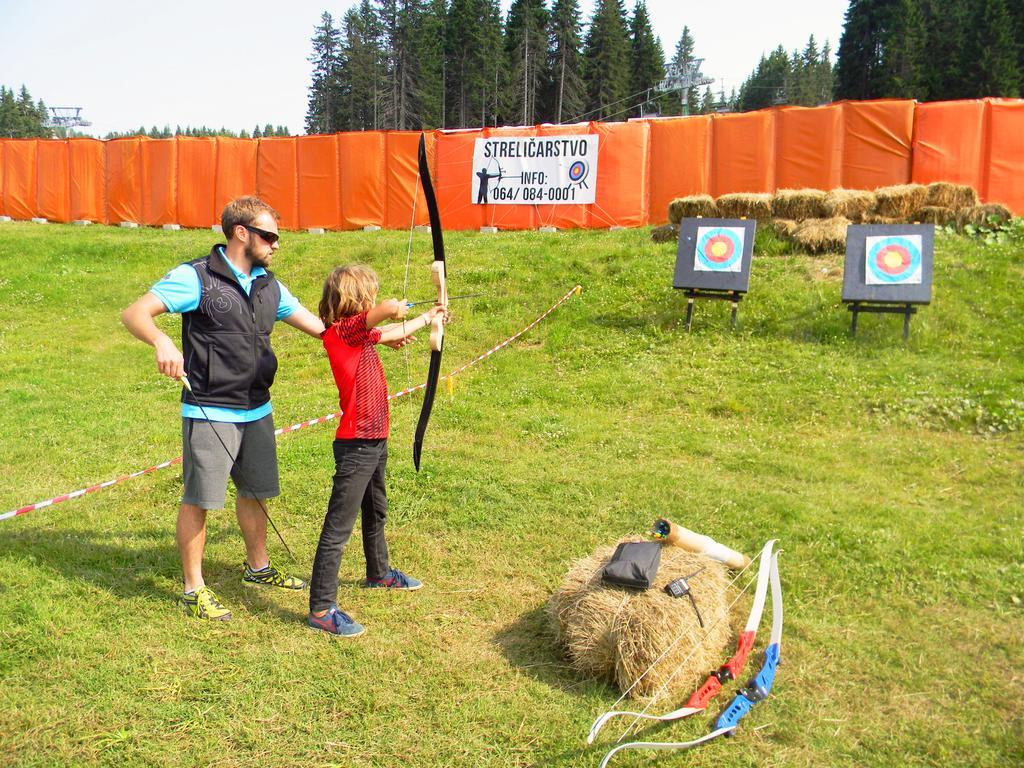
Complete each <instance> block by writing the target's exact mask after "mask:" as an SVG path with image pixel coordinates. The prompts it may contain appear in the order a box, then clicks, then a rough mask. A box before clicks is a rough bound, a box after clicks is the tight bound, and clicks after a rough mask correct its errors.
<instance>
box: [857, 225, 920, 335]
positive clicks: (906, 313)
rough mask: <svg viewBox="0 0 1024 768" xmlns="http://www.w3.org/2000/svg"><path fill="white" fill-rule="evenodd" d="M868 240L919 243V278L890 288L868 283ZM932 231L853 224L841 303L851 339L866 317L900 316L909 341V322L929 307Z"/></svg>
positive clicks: (909, 226)
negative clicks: (846, 315)
mask: <svg viewBox="0 0 1024 768" xmlns="http://www.w3.org/2000/svg"><path fill="white" fill-rule="evenodd" d="M869 238H873V239H876V240H877V239H879V238H903V239H916V241H917V242H919V243H920V251H921V252H920V267H919V276H918V278H917V279H916V280H914V281H913V282H911V281H907V282H905V283H901V282H897V283H893V284H891V285H884V284H879V283H877V282H876V283H868V282H867V263H866V262H867V259H866V256H867V250H868V241H869ZM934 248H935V227H934V226H933V225H931V224H852V225H850V226H849V227H847V230H846V263H845V267H844V270H843V295H842V301H843V303H844V304H846V305H847V306H846V308H847V309H848V310H849V311H850V315H851V317H850V335H851V336H856V335H857V320H858V318H859V316H860V314H861V313H862V312H866V313H868V314H884V315H903V340H904V341H907V340H909V339H910V318H911V316H912V315H916V314H917V311H918V308H919V307H921V306H924V305H927V304H929V303H931V291H932V259H933V253H934Z"/></svg>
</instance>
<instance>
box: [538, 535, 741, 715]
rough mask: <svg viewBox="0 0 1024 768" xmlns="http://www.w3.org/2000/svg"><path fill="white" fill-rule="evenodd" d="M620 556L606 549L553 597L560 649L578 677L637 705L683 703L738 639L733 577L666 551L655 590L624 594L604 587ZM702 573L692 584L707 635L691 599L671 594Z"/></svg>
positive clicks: (574, 571)
mask: <svg viewBox="0 0 1024 768" xmlns="http://www.w3.org/2000/svg"><path fill="white" fill-rule="evenodd" d="M637 540H640V539H639V538H638V537H631V538H627V539H623V541H637ZM614 551H615V546H607V547H601V548H599V549H598V550H597V551H596V552H594V554H593V555H591V556H590V557H585V558H583V559H582V560H579V561H577V562H576V563H574V564H573V566H572V567H571V568H570V570H569V573H568V574H567V575H566V577H565V580H564V581H563V582H562V585H561V586H560V587H559V588H558V590H556V592H555V593H554V594H553V595H552V596H551V599H550V600H549V602H548V615H549V616H550V618H551V619H552V622H553V624H554V627H555V632H556V635H557V637H558V640H559V643H560V644H561V646H562V648H563V650H564V652H565V655H566V657H567V658H568V659H569V661H570V663H571V664H572V666H573V668H574V669H576V670H578V671H579V672H581V673H583V674H585V675H590V676H595V677H600V678H603V679H606V680H609V681H612V682H615V683H616V684H617V685H618V686H619V688H620V689H621V690H622V691H627V690H628V691H629V695H630V696H631V697H633V698H644V697H648V696H652V695H658V697H659V698H662V697H667V698H668V699H669V700H671V699H673V698H678V697H679V696H680V695H683V694H684V693H685V692H689V691H692V689H693V688H695V687H696V685H697V684H698V681H699V680H700V679H701V678H702V677H703V676H704V675H706V674H707V671H708V670H709V669H713V668H714V667H715V666H716V665H717V664H718V663H720V661H721V658H722V656H723V654H724V651H725V648H726V645H727V644H728V642H729V639H730V637H731V636H732V631H731V628H730V626H729V603H730V602H731V600H732V594H733V593H732V587H731V584H730V580H729V576H728V571H727V570H726V567H725V566H724V565H722V564H721V563H719V562H717V561H715V560H711V559H710V558H707V557H705V556H704V555H698V554H694V553H692V552H687V551H685V550H683V549H680V548H678V547H673V546H670V545H666V546H664V547H663V549H662V553H661V564H660V566H659V568H658V575H657V578H656V579H655V582H654V583H653V584H652V585H651V588H650V589H648V590H643V591H636V590H629V589H622V588H618V587H614V586H609V585H606V584H604V583H603V582H602V581H601V571H602V569H603V568H604V566H605V565H606V564H607V562H608V560H609V559H610V558H611V556H612V554H613V553H614ZM701 568H703V569H704V570H703V571H700V569H701ZM697 571H700V573H697V575H695V576H693V577H692V578H691V579H689V584H690V587H691V590H692V594H693V597H694V601H695V602H696V603H697V608H698V610H699V611H700V615H701V619H702V620H703V621H704V626H703V627H701V626H700V623H699V621H698V619H697V613H696V611H694V609H693V604H691V603H690V601H689V599H688V598H685V597H684V598H673V597H671V596H670V595H668V594H667V593H666V592H665V591H664V588H665V586H666V585H667V584H668V583H669V582H671V581H674V580H675V579H677V578H679V577H681V576H690V575H691V574H694V573H695V572H697ZM656 661H657V663H655V662H656ZM652 665H653V666H652ZM648 670H649V671H648ZM644 672H647V674H644ZM641 675H642V676H643V677H642V679H641V680H640V682H637V679H638V678H640V677H641ZM634 683H636V685H634Z"/></svg>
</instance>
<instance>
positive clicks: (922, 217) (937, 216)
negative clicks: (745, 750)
mask: <svg viewBox="0 0 1024 768" xmlns="http://www.w3.org/2000/svg"><path fill="white" fill-rule="evenodd" d="M913 218H914V221H918V222H921V223H922V224H935V225H937V226H940V227H944V226H946V225H947V224H955V223H956V218H957V214H956V211H954V210H953V209H952V208H946V207H944V206H941V205H925V206H922V207H921V210H919V211H917V212H916V213H914V217H913Z"/></svg>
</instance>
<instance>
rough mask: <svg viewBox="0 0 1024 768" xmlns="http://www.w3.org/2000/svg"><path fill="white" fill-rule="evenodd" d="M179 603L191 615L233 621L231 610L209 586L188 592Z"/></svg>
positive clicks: (213, 619) (198, 617)
mask: <svg viewBox="0 0 1024 768" xmlns="http://www.w3.org/2000/svg"><path fill="white" fill-rule="evenodd" d="M178 605H180V606H181V607H182V609H183V610H184V611H185V613H187V614H188V615H189V616H193V617H195V618H197V619H210V620H212V621H231V611H229V610H228V609H227V608H225V607H224V605H223V603H221V601H220V598H218V597H217V595H216V594H214V592H213V590H212V589H210V588H209V587H201V588H199V589H197V590H196V591H195V592H186V593H185V594H183V595H182V596H181V597H179V598H178Z"/></svg>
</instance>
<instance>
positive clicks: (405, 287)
mask: <svg viewBox="0 0 1024 768" xmlns="http://www.w3.org/2000/svg"><path fill="white" fill-rule="evenodd" d="M419 197H420V179H419V176H418V175H417V177H416V187H415V188H414V189H413V193H412V222H411V223H410V224H409V246H408V248H407V249H406V253H405V281H404V282H403V283H402V301H408V300H409V299H408V296H409V262H410V261H411V260H412V233H413V231H415V229H416V201H417V200H419ZM406 314H407V315H408V311H406ZM402 336H403V337H404V336H405V317H403V318H402ZM408 346H409V345H408V344H406V345H405V347H403V348H402V349H403V351H404V353H405V385H406V387H409V386H411V385H412V374H411V373H410V371H409V349H408Z"/></svg>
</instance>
